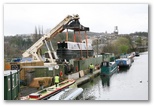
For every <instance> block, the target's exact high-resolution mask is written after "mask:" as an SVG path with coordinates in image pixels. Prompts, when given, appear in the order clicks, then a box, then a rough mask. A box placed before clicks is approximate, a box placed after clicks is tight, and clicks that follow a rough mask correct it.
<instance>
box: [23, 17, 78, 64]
mask: <svg viewBox="0 0 154 106" xmlns="http://www.w3.org/2000/svg"><path fill="white" fill-rule="evenodd" d="M78 19H79V15H73V16H71V15H68V16H67V17H66V18H64V19H63V20H62V21H61V22H60V23H59V24H58V25H57V26H55V27H54V28H53V29H52V30H50V32H49V33H47V34H45V35H43V36H42V37H41V38H40V39H39V40H38V41H37V42H35V43H34V44H33V45H32V46H31V47H30V48H29V49H27V50H26V51H25V52H24V53H23V54H22V56H23V57H32V60H33V61H43V58H42V56H41V53H40V50H41V47H42V46H43V45H44V44H45V45H46V47H47V50H48V51H47V54H48V61H49V62H50V63H51V64H56V60H57V59H58V56H57V55H56V52H55V51H54V49H53V46H52V43H51V40H52V39H53V38H54V37H55V36H56V35H57V34H58V33H61V32H62V31H63V30H65V28H66V26H67V25H69V24H70V23H71V22H74V21H75V20H78ZM48 42H50V46H51V49H52V52H51V50H50V49H49V45H48Z"/></svg>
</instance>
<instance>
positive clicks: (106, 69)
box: [101, 61, 118, 76]
mask: <svg viewBox="0 0 154 106" xmlns="http://www.w3.org/2000/svg"><path fill="white" fill-rule="evenodd" d="M117 70H118V66H117V64H116V62H107V61H103V62H102V64H101V75H104V76H110V75H112V74H113V73H115V72H116V71H117Z"/></svg>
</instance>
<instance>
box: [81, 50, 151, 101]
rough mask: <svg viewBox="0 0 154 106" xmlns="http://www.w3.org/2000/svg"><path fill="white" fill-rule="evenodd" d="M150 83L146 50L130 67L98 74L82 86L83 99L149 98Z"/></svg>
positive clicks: (135, 58)
mask: <svg viewBox="0 0 154 106" xmlns="http://www.w3.org/2000/svg"><path fill="white" fill-rule="evenodd" d="M148 83H149V82H148V52H144V53H140V56H139V57H134V62H133V63H132V66H131V67H130V68H129V69H120V70H119V71H118V72H117V73H115V74H113V75H112V76H111V77H101V76H98V77H96V78H94V79H93V80H91V81H90V82H88V83H86V84H84V85H82V86H80V87H82V88H83V89H84V91H83V98H82V99H83V100H148V97H149V96H148Z"/></svg>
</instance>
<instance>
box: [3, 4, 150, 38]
mask: <svg viewBox="0 0 154 106" xmlns="http://www.w3.org/2000/svg"><path fill="white" fill-rule="evenodd" d="M73 14H78V15H79V16H80V23H81V24H82V25H84V26H87V27H89V28H90V31H92V32H105V31H107V32H108V33H112V32H113V31H114V27H115V26H118V29H119V33H120V34H129V33H133V32H136V31H148V4H5V5H4V35H5V36H6V35H15V34H31V33H34V31H35V26H40V27H42V26H43V29H44V32H46V30H47V29H52V28H53V27H55V26H56V25H57V24H58V23H59V22H60V21H62V20H63V19H64V18H65V17H66V16H67V15H73Z"/></svg>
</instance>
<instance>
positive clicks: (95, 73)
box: [76, 69, 100, 86]
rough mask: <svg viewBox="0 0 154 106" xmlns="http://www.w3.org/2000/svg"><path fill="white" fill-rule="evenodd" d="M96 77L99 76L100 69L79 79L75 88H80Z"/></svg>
mask: <svg viewBox="0 0 154 106" xmlns="http://www.w3.org/2000/svg"><path fill="white" fill-rule="evenodd" d="M98 75H100V69H99V70H95V71H94V72H93V74H91V73H89V74H87V75H85V76H83V77H81V78H79V79H77V80H76V83H77V86H81V85H83V84H85V83H87V82H89V81H90V80H92V79H94V78H95V77H97V76H98Z"/></svg>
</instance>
